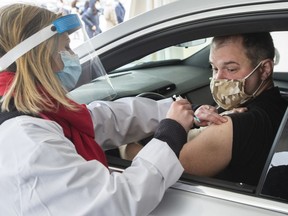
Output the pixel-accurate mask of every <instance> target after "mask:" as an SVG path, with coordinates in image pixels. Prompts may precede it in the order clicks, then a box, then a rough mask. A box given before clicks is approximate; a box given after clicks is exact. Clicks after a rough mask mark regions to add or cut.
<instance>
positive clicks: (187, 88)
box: [68, 32, 288, 202]
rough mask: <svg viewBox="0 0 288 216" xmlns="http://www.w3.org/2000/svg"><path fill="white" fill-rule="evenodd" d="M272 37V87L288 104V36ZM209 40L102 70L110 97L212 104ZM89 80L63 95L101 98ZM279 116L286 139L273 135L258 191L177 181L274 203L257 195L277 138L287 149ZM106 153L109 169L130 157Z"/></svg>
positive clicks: (195, 179)
mask: <svg viewBox="0 0 288 216" xmlns="http://www.w3.org/2000/svg"><path fill="white" fill-rule="evenodd" d="M272 36H273V38H275V39H274V43H275V47H276V53H277V55H276V58H275V63H277V64H276V65H275V70H274V82H275V85H276V86H278V87H279V89H280V91H281V94H282V96H283V97H284V98H285V99H287V100H288V66H287V59H288V52H287V53H285V52H286V50H285V47H283V41H281V40H283V39H284V40H286V43H287V42H288V40H287V38H288V32H272ZM210 42H211V38H206V39H201V40H199V39H198V40H195V41H187V42H185V43H180V44H175V45H173V46H169V47H164V48H161V49H159V50H155V52H153V53H151V54H149V55H146V56H144V57H143V58H138V59H135V60H134V61H131V62H130V63H127V64H125V65H124V66H122V67H118V68H115V69H112V70H108V71H107V73H108V76H109V78H110V81H111V83H112V85H113V87H114V89H115V91H116V92H117V96H116V97H115V98H114V99H117V98H121V97H130V96H132V97H134V96H136V97H148V98H151V99H154V100H160V99H162V98H167V97H172V96H173V95H180V96H181V97H183V98H186V99H188V100H189V101H190V102H191V103H192V104H210V105H215V102H214V100H213V98H212V96H211V93H210V86H209V84H210V80H209V78H210V77H211V76H212V72H211V66H210V64H209V61H208V59H209V51H210V45H209V44H210ZM287 47H288V44H287ZM93 78H95V79H94V80H93V81H92V82H90V83H87V84H84V85H83V82H84V81H83V78H82V81H81V79H80V82H79V83H78V86H79V87H78V88H76V89H74V90H73V91H71V92H70V93H69V94H68V95H69V96H70V97H71V98H72V99H74V100H75V101H77V102H78V103H85V104H88V103H90V102H92V101H94V100H102V99H103V98H102V97H101V80H98V79H97V77H93ZM127 83H128V84H127ZM285 116H286V117H285V118H283V123H282V126H281V127H282V128H284V127H286V130H283V129H282V130H281V132H283V131H286V133H285V134H286V135H283V134H278V135H277V137H278V138H276V139H275V144H274V145H273V148H272V149H271V153H270V155H269V158H268V160H267V164H266V166H265V169H264V170H263V177H262V178H261V179H262V181H261V182H260V184H259V185H258V187H253V186H250V185H245V184H243V183H241V182H236V183H235V182H228V181H223V180H219V179H215V178H206V177H199V176H192V175H188V174H185V173H184V174H183V175H182V177H181V179H180V182H181V181H182V182H185V183H186V184H197V183H199V184H202V185H209V186H211V185H212V186H213V187H217V188H224V189H226V190H231V191H237V192H240V193H247V194H250V195H257V196H259V195H263V196H265V197H268V198H271V199H278V198H279V197H276V198H275V196H271V195H269V193H265V191H264V192H263V191H262V189H263V187H264V185H265V179H266V175H267V173H268V169H269V168H271V166H272V165H271V164H273V163H272V161H273V160H272V158H273V156H274V154H275V152H279V150H275V149H276V148H279V145H278V143H279V139H280V138H279V137H281V139H282V140H283V139H286V142H285V143H284V144H282V145H283V146H284V147H283V148H282V150H281V151H283V152H287V151H288V147H287V136H288V134H287V131H288V130H287V127H288V126H287V125H288V123H287V118H288V117H287V116H288V114H287V113H286V115H285ZM281 127H280V128H281ZM279 130H280V129H279ZM279 133H280V132H279ZM283 137H284V138H283ZM150 138H151V137H147V138H146V139H144V140H139V141H138V142H137V144H140V145H145V143H147V142H148V141H149V139H150ZM276 140H277V141H276ZM282 143H283V141H282ZM106 155H107V158H108V161H109V165H110V166H111V167H114V168H115V167H117V168H119V169H121V168H125V167H127V166H129V165H130V164H131V159H127V158H125V157H123V156H122V154H121V150H119V149H112V150H108V151H107V152H106ZM285 163H286V164H285ZM287 164H288V160H287V159H286V162H283V164H282V165H283V166H286V167H287ZM286 170H287V169H286ZM286 172H287V171H286ZM287 176H288V175H287ZM286 179H287V177H286ZM264 188H265V187H264ZM286 192H287V190H286ZM287 194H288V192H287ZM287 194H286V195H287ZM283 197H284V198H283ZM279 199H280V200H281V201H283V202H288V198H287V197H285V196H281V197H280V198H279Z"/></svg>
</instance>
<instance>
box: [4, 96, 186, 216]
mask: <svg viewBox="0 0 288 216" xmlns="http://www.w3.org/2000/svg"><path fill="white" fill-rule="evenodd" d="M170 104H171V100H170V99H165V100H161V101H157V102H156V101H153V100H150V99H147V98H125V99H120V100H118V101H115V102H103V101H102V102H99V101H98V102H94V103H92V104H90V105H88V108H89V110H91V116H92V119H93V123H94V128H95V133H96V141H97V142H98V143H99V144H100V145H101V146H102V147H103V149H108V148H111V147H112V145H114V146H119V145H121V144H123V143H128V142H130V141H133V140H137V139H139V138H141V137H143V136H145V135H147V134H150V133H151V132H152V131H154V130H155V128H156V126H157V124H158V122H159V121H160V120H161V119H162V118H164V117H165V114H166V112H167V110H168V108H169V106H170ZM0 149H1V151H0V191H1V192H0V200H1V202H0V215H5V216H13V215H21V216H26V215H27V216H40V215H41V216H48V215H49V216H58V215H59V216H65V215H68V216H74V215H75V216H84V215H85V216H86V215H91V216H92V215H93V216H105V215H109V216H111V215H113V216H114V215H115V216H116V215H117V216H121V215H124V216H129V215H148V214H149V212H151V211H152V210H153V209H154V208H155V207H156V206H157V205H158V204H159V202H160V200H161V199H162V197H163V194H164V192H165V190H166V189H167V188H168V187H170V186H171V185H172V184H174V183H175V182H176V181H177V180H178V178H179V177H180V175H181V174H182V172H183V168H182V166H181V165H180V163H179V161H178V159H177V157H176V156H175V154H174V153H173V151H171V149H170V148H169V147H168V145H167V144H166V143H165V142H162V141H160V140H157V139H153V140H152V141H151V142H150V143H149V144H147V145H146V146H145V147H144V148H143V149H142V150H141V151H140V152H139V154H138V155H137V156H136V158H135V159H134V160H133V162H132V165H131V167H129V168H127V169H126V170H125V171H124V172H123V173H119V172H113V173H110V172H109V170H108V169H107V168H105V167H104V166H103V165H102V164H101V163H100V162H98V161H96V160H91V161H86V160H84V159H83V158H82V157H81V156H80V155H79V154H77V152H76V150H75V147H74V145H73V143H71V142H70V141H69V140H68V139H66V137H65V136H64V134H63V131H62V128H61V127H60V126H59V125H58V124H57V123H56V122H53V121H49V120H44V119H41V118H34V117H31V116H19V117H15V118H12V119H9V120H7V121H5V122H4V123H3V124H2V125H0Z"/></svg>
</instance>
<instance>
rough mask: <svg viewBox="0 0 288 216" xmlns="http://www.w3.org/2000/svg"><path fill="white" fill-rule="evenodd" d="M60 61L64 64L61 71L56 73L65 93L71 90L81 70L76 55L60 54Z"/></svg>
mask: <svg viewBox="0 0 288 216" xmlns="http://www.w3.org/2000/svg"><path fill="white" fill-rule="evenodd" d="M60 56H61V59H62V61H63V64H64V68H63V70H61V71H59V72H56V75H57V77H58V78H59V80H60V82H61V83H62V85H63V86H64V87H65V89H66V90H67V91H70V90H72V89H73V88H74V87H75V86H76V84H77V82H78V80H79V77H80V75H81V72H82V69H81V64H80V61H79V58H78V56H77V55H72V54H70V53H69V52H68V51H62V52H60Z"/></svg>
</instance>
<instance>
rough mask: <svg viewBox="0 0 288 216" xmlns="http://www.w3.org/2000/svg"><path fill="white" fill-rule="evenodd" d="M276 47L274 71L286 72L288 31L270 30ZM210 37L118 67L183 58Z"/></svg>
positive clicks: (123, 67) (159, 51)
mask: <svg viewBox="0 0 288 216" xmlns="http://www.w3.org/2000/svg"><path fill="white" fill-rule="evenodd" d="M271 35H272V37H273V41H274V46H275V48H276V52H275V67H274V71H275V72H288V61H287V59H288V51H287V47H288V32H286V31H283V32H272V33H271ZM211 40H212V38H211V37H210V38H205V39H199V40H195V41H188V42H186V43H182V44H177V45H174V46H170V47H167V48H164V49H161V50H158V51H156V52H153V53H151V54H149V55H147V56H145V57H143V58H141V59H138V60H136V61H133V62H131V63H129V64H127V65H124V66H122V67H121V68H119V69H128V68H131V67H135V66H139V65H143V64H145V63H151V62H158V61H165V60H174V59H178V60H183V59H186V58H188V57H190V56H192V55H193V54H195V53H197V52H198V51H199V50H201V49H203V48H204V47H206V46H207V45H209V44H210V43H211Z"/></svg>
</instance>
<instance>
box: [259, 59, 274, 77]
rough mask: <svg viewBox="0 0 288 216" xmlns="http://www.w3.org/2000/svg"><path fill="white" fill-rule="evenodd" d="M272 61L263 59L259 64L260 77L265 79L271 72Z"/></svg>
mask: <svg viewBox="0 0 288 216" xmlns="http://www.w3.org/2000/svg"><path fill="white" fill-rule="evenodd" d="M273 67H274V62H273V60H271V59H266V60H264V61H263V63H262V66H261V79H262V80H266V79H267V78H268V77H269V76H271V75H272V73H273Z"/></svg>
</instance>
